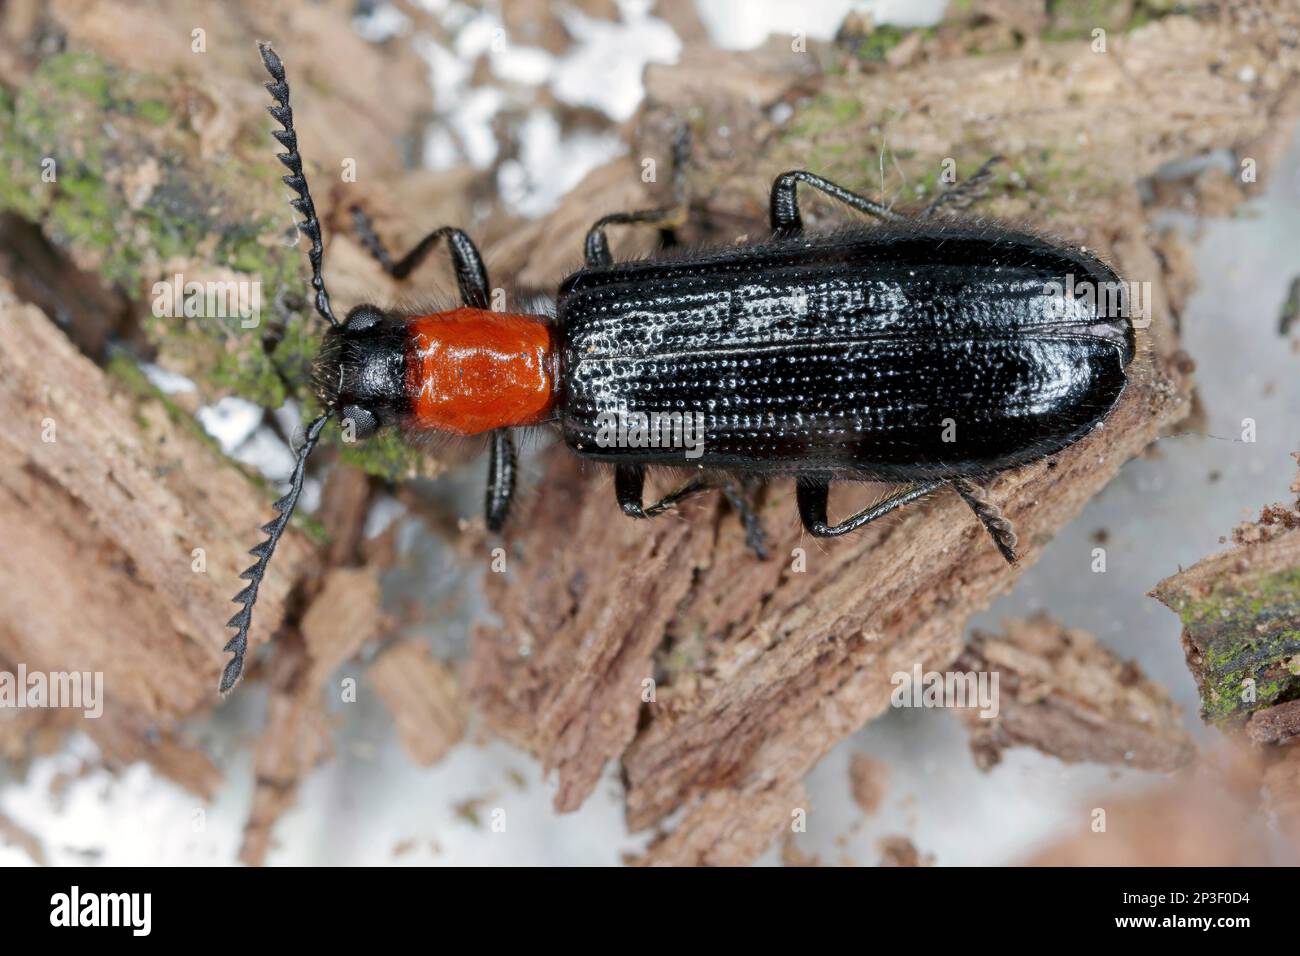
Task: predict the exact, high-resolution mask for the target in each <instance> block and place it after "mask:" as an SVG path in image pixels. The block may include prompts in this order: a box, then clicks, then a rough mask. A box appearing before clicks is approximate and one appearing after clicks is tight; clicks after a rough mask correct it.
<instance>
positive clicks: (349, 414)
mask: <svg viewBox="0 0 1300 956" xmlns="http://www.w3.org/2000/svg"><path fill="white" fill-rule="evenodd" d="M341 423H342V425H343V427H344V428H345V429H346V428H348V427H349V426H350V427H351V428H352V434H353V437H354V438H356V439H357V440H358V441H359V440H361V439H363V438H369V437H370V436H371V435H373V434H374V433H375V432H377V431H379V419H378V418H376V417H375V416H374V415H373V414H371V413H370V412H369V411H367V410H366V409H364V408H362V407H361V406H360V405H345V406H343V417H342V419H341Z"/></svg>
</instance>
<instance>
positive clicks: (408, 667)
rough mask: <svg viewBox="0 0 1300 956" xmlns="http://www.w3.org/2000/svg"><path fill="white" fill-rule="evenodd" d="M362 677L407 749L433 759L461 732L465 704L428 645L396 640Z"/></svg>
mask: <svg viewBox="0 0 1300 956" xmlns="http://www.w3.org/2000/svg"><path fill="white" fill-rule="evenodd" d="M366 678H367V679H368V680H369V681H370V683H371V684H372V685H373V686H374V688H375V692H376V693H378V694H379V697H380V699H381V700H383V702H384V706H385V707H387V708H388V712H389V713H390V714H392V715H393V721H394V722H395V723H396V724H397V734H398V736H399V737H400V738H401V740H402V748H403V749H404V750H405V751H406V753H407V755H408V756H409V757H410V758H411V759H412V760H413V761H415V762H416V763H417V764H420V765H421V766H424V767H428V766H432V765H433V764H435V763H437V762H438V761H439V760H441V759H442V758H443V756H444V755H445V754H446V753H447V751H448V750H450V749H451V748H452V747H453V746H454V745H455V744H456V742H457V741H459V740H460V738H461V737H462V736H463V735H464V733H465V718H466V714H465V705H464V702H463V700H462V698H461V694H460V691H459V689H458V687H457V684H456V678H455V676H454V675H453V674H452V672H451V670H450V668H448V667H447V665H446V664H444V663H442V662H441V661H438V660H435V659H434V658H433V655H432V654H430V653H429V648H428V647H426V646H425V645H423V644H418V643H416V642H415V641H399V642H398V643H396V644H394V645H392V646H391V647H388V648H385V650H384V651H383V652H382V653H381V654H380V655H379V656H378V657H377V658H375V661H374V663H372V664H371V665H370V667H369V669H367V671H366Z"/></svg>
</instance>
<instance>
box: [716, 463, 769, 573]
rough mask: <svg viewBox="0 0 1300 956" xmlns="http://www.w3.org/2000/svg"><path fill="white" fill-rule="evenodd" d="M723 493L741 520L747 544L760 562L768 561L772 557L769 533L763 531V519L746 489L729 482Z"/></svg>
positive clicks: (725, 485)
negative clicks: (769, 548) (768, 545)
mask: <svg viewBox="0 0 1300 956" xmlns="http://www.w3.org/2000/svg"><path fill="white" fill-rule="evenodd" d="M722 493H723V495H725V496H726V499H727V502H728V503H729V504H730V505H731V510H732V511H734V512H736V517H737V518H739V519H740V526H741V527H742V528H744V529H745V544H747V545H748V546H749V550H751V551H753V552H754V556H755V557H757V558H758V560H760V561H766V560H767V559H768V558H769V557H770V556H771V555H770V553H769V552H768V549H767V532H766V531H765V530H763V522H762V519H760V518H759V517H758V513H757V512H756V511H755V510H754V503H753V501H751V500H750V497H749V495H748V494H746V489H744V488H741V487H740V486H738V485H737V484H735V483H733V482H727V483H726V484H724V485H722Z"/></svg>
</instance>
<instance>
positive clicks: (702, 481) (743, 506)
mask: <svg viewBox="0 0 1300 956" xmlns="http://www.w3.org/2000/svg"><path fill="white" fill-rule="evenodd" d="M714 488H717V489H718V490H720V491H721V492H722V494H723V495H724V496H725V497H726V499H727V501H728V502H729V503H730V504H731V507H732V510H734V511H735V512H736V516H737V517H738V518H739V519H740V524H741V527H743V528H744V529H745V543H746V544H747V545H749V548H750V550H752V551H753V552H754V554H755V555H757V556H758V559H759V560H760V561H766V560H767V557H768V551H767V534H766V533H765V532H764V531H763V526H762V524H761V523H760V522H759V518H758V515H757V514H755V512H754V508H753V506H752V504H751V503H750V501H749V499H748V498H747V497H746V495H745V490H744V489H742V488H741V486H740V485H739V484H737V483H736V482H734V481H714V480H710V479H709V478H706V477H705V476H704V475H701V474H695V475H692V476H691V477H690V478H688V479H687V480H686V481H685V482H683V483H682V484H681V485H679V486H678V487H677V488H675V489H673V490H672V491H670V492H669V493H668V494H666V495H664V496H663V497H662V498H660V499H659V500H658V501H656V502H655V503H654V504H652V505H646V504H645V503H644V495H645V466H644V465H616V466H615V467H614V494H615V496H616V497H617V498H618V506H619V508H621V509H622V511H623V514H625V515H627V516H628V517H629V518H654V517H656V516H658V515H661V514H663V513H664V512H665V511H668V510H669V509H671V508H672V507H674V506H675V505H677V504H679V503H681V502H683V501H685V500H686V499H687V498H693V497H694V496H695V495H698V494H702V493H703V492H706V491H711V490H713V489H714Z"/></svg>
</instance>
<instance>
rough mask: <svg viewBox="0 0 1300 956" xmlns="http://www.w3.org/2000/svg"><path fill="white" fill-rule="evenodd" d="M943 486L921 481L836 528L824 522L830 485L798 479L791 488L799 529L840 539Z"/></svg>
mask: <svg viewBox="0 0 1300 956" xmlns="http://www.w3.org/2000/svg"><path fill="white" fill-rule="evenodd" d="M945 484H946V482H943V481H924V482H921V483H920V484H915V485H912V486H910V487H908V488H904V489H903V490H901V491H898V492H896V493H894V494H892V495H890V496H889V497H888V498H886V499H885V500H884V501H881V502H879V503H878V504H875V505H872V506H871V507H870V508H867V509H866V510H865V511H859V512H858V513H857V514H855V515H853V516H852V517H851V518H845V519H844V520H843V521H841V522H840V523H839V524H830V523H828V522H827V520H826V500H827V498H828V497H829V495H830V487H831V486H830V482H829V481H828V480H826V479H822V478H800V479H799V480H798V482H797V483H796V484H795V496H796V499H797V500H798V503H799V517H800V519H802V520H803V526H804V528H806V529H807V531H808V533H809V534H811V535H812V536H813V537H814V538H838V537H839V536H840V535H843V534H848V533H849V532H850V531H856V530H857V529H858V528H861V527H862V526H863V525H867V524H870V523H871V522H873V521H875V520H876V519H877V518H882V517H884V516H885V515H887V514H889V513H890V512H891V511H893V510H894V509H895V508H901V507H902V506H903V505H905V504H910V503H911V502H913V501H916V500H917V499H918V498H922V497H924V496H925V495H928V494H930V492H932V491H936V490H937V489H939V488H942V487H943V486H944V485H945Z"/></svg>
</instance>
